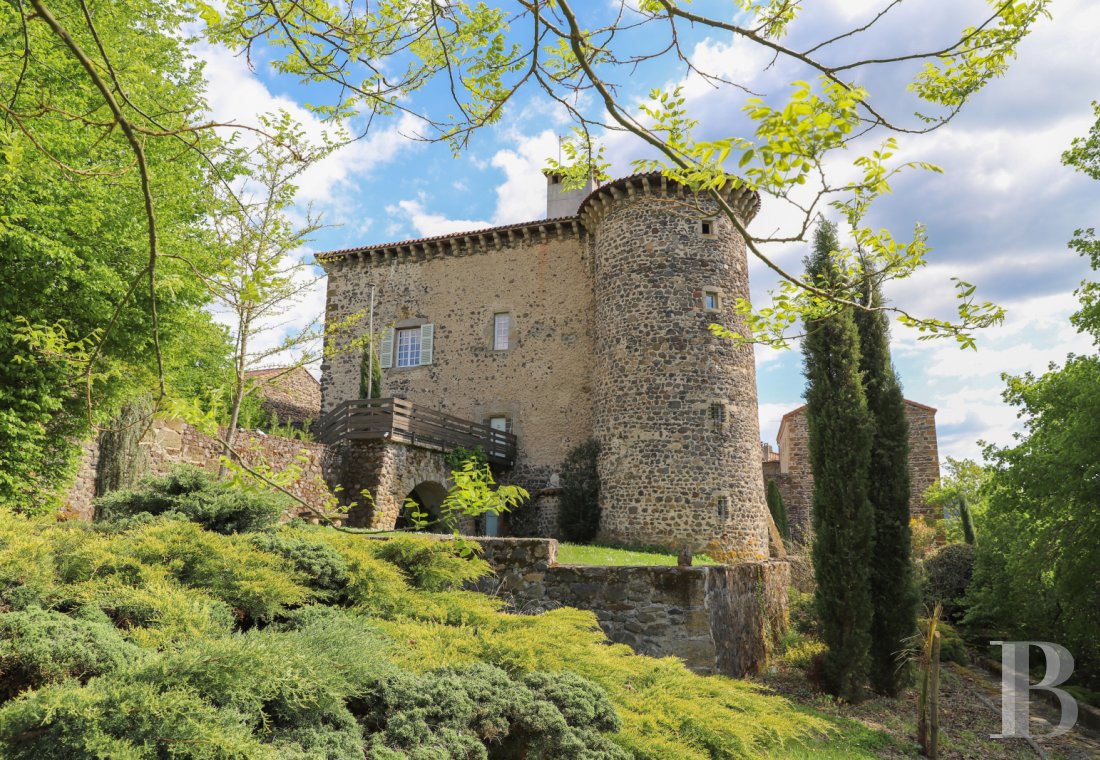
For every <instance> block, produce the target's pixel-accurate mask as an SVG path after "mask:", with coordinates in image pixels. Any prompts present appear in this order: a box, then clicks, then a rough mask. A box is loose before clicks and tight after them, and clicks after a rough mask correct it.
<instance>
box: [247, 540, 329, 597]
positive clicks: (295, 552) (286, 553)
mask: <svg viewBox="0 0 1100 760" xmlns="http://www.w3.org/2000/svg"><path fill="white" fill-rule="evenodd" d="M252 545H253V546H255V547H256V548H257V549H259V550H260V551H264V552H269V553H271V554H278V555H279V556H280V557H283V558H284V559H286V560H287V561H289V562H290V564H291V566H293V567H294V569H295V570H297V571H298V572H299V573H300V574H301V576H302V579H303V581H302V582H303V583H305V584H306V585H307V586H309V587H310V588H312V589H315V590H317V591H320V592H322V593H324V592H337V591H342V590H343V589H344V588H345V587H346V586H347V585H348V580H349V578H350V576H349V575H348V563H347V562H345V561H344V558H343V557H342V556H340V552H338V551H336V550H335V549H333V548H332V547H331V546H329V545H328V544H326V543H324V542H320V541H311V540H309V539H308V538H305V537H302V536H299V535H295V534H293V533H292V532H291V529H286V530H283V531H280V532H276V533H258V534H256V535H254V536H252Z"/></svg>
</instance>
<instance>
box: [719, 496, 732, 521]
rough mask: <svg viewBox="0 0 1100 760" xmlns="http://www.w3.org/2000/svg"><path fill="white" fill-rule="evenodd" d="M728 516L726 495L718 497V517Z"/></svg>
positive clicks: (724, 517)
mask: <svg viewBox="0 0 1100 760" xmlns="http://www.w3.org/2000/svg"><path fill="white" fill-rule="evenodd" d="M729 516H730V500H729V497H728V496H719V497H718V519H719V520H727V519H729Z"/></svg>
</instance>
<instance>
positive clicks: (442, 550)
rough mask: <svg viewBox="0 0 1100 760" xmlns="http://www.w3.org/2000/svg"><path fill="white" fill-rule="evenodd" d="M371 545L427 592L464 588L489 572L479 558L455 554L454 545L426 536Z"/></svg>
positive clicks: (372, 548)
mask: <svg viewBox="0 0 1100 760" xmlns="http://www.w3.org/2000/svg"><path fill="white" fill-rule="evenodd" d="M474 546H477V545H476V544H475V545H474ZM368 548H369V550H370V552H371V553H372V554H373V555H374V556H375V557H377V558H378V559H381V560H384V561H386V562H388V563H390V564H392V565H396V566H397V567H398V568H400V569H401V571H402V572H403V573H404V575H405V578H406V579H407V580H408V582H409V583H410V584H411V585H412V587H413V588H417V589H423V590H424V591H447V590H449V589H453V588H461V587H462V586H463V585H464V584H466V583H468V582H470V581H475V580H477V579H478V578H481V577H482V576H484V575H487V574H488V573H489V572H490V570H489V565H488V563H487V562H485V561H484V560H483V559H481V558H480V557H477V556H459V555H456V554H455V552H454V546H453V545H452V544H449V543H445V542H443V541H439V540H437V539H433V538H427V537H423V536H394V537H393V538H390V539H387V540H385V541H373V542H370V543H369V544H368ZM479 548H480V547H479Z"/></svg>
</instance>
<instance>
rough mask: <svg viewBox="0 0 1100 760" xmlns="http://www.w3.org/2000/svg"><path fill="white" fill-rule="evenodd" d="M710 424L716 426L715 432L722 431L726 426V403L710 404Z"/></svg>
mask: <svg viewBox="0 0 1100 760" xmlns="http://www.w3.org/2000/svg"><path fill="white" fill-rule="evenodd" d="M710 425H711V427H712V428H714V430H715V432H721V431H722V429H723V428H724V427H725V426H726V405H725V404H711V405H710Z"/></svg>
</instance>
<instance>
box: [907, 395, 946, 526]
mask: <svg viewBox="0 0 1100 760" xmlns="http://www.w3.org/2000/svg"><path fill="white" fill-rule="evenodd" d="M905 416H906V418H908V420H909V511H910V512H911V513H912V514H913V515H914V516H920V517H933V518H942V517H943V514H942V513H941V514H936V510H935V508H934V507H933V506H932V505H931V504H929V503H928V502H926V501H925V500H924V492H925V491H926V490H928V487H929V486H931V485H932V484H933V483H935V482H936V481H937V480H939V479H940V451H939V444H938V443H937V441H936V410H935V409H932V408H930V407H927V406H922V405H919V404H912V403H907V404H906V405H905Z"/></svg>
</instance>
